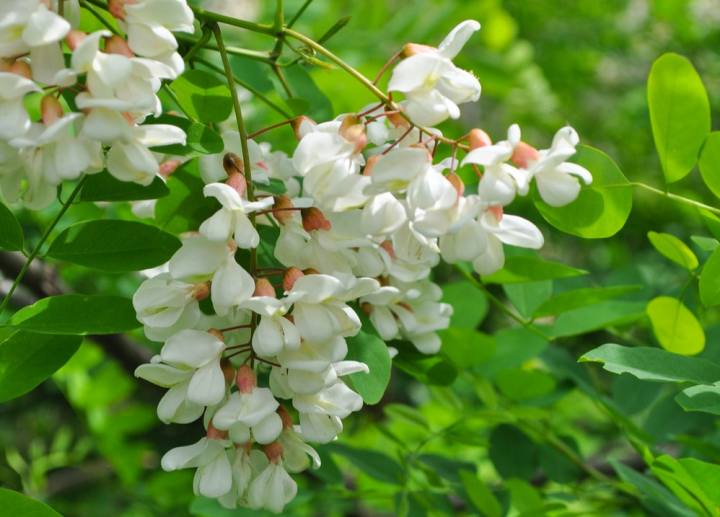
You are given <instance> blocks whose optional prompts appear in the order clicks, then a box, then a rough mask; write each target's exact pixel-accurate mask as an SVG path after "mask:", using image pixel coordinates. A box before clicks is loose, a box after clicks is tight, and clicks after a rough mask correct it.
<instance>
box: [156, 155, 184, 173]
mask: <svg viewBox="0 0 720 517" xmlns="http://www.w3.org/2000/svg"><path fill="white" fill-rule="evenodd" d="M181 165H182V160H177V159H173V160H165V161H164V162H162V163H161V164H160V176H162V177H163V178H168V177H170V175H171V174H172V173H173V172H175V171H176V170H177V168H178V167H180V166H181Z"/></svg>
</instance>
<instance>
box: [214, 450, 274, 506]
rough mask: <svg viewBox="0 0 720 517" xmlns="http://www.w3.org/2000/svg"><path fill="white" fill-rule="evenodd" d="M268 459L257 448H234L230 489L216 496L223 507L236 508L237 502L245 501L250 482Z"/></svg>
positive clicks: (262, 468) (265, 464) (263, 468)
mask: <svg viewBox="0 0 720 517" xmlns="http://www.w3.org/2000/svg"><path fill="white" fill-rule="evenodd" d="M267 465H268V460H267V457H266V456H265V454H263V453H262V452H260V451H259V450H257V449H253V450H251V451H249V452H247V451H246V450H244V449H243V448H237V449H236V450H235V458H234V459H233V461H232V465H231V467H232V489H231V490H230V492H228V493H226V494H225V495H222V496H220V497H219V498H218V501H219V502H220V504H221V505H223V506H224V507H225V508H231V509H232V508H236V507H237V505H238V501H239V502H241V503H242V502H245V500H246V496H247V489H248V487H249V486H250V482H251V481H252V480H253V479H254V478H255V477H257V475H258V474H260V472H262V471H263V470H265V467H267Z"/></svg>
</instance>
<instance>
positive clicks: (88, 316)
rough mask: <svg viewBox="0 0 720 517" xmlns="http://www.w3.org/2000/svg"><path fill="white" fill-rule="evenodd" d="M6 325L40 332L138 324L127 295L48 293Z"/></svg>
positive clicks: (123, 328) (100, 330) (111, 330)
mask: <svg viewBox="0 0 720 517" xmlns="http://www.w3.org/2000/svg"><path fill="white" fill-rule="evenodd" d="M6 325H7V326H10V327H15V328H20V329H24V330H28V331H32V332H40V333H43V334H72V335H86V334H116V333H120V332H128V331H130V330H133V329H136V328H138V327H139V326H140V323H138V321H137V320H136V319H135V309H133V306H132V302H131V300H130V299H128V298H123V297H120V296H105V295H84V294H63V295H60V296H49V297H47V298H43V299H42V300H39V301H37V302H35V303H34V304H32V305H29V306H28V307H23V308H22V309H20V310H19V311H18V312H16V313H15V314H14V315H13V316H12V318H10V321H8V322H7V323H6Z"/></svg>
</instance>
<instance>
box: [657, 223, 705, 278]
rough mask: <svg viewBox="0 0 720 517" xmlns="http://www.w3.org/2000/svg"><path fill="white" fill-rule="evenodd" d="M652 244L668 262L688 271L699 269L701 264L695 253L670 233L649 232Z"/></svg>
mask: <svg viewBox="0 0 720 517" xmlns="http://www.w3.org/2000/svg"><path fill="white" fill-rule="evenodd" d="M647 236H648V239H649V240H650V244H652V245H653V247H654V248H655V249H656V250H658V252H659V253H660V254H661V255H662V256H663V257H665V258H667V259H668V260H671V261H673V262H675V263H676V264H679V265H680V266H682V267H684V268H685V269H687V270H688V271H692V270H694V269H695V268H697V267H698V265H699V262H698V259H697V257H696V256H695V253H693V252H692V250H691V249H690V248H688V247H687V245H686V244H685V243H684V242H683V241H681V240H680V239H678V238H677V237H675V236H674V235H670V234H669V233H658V232H648V234H647Z"/></svg>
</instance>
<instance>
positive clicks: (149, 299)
mask: <svg viewBox="0 0 720 517" xmlns="http://www.w3.org/2000/svg"><path fill="white" fill-rule="evenodd" d="M199 285H200V286H204V285H205V284H199ZM198 289H200V288H199V287H198V284H191V283H187V282H183V281H180V280H175V279H173V278H172V277H171V276H170V274H169V273H161V274H159V275H157V276H155V277H153V278H149V279H147V280H145V281H144V282H143V283H142V284H140V287H138V289H137V291H135V294H134V295H133V306H134V307H135V313H136V317H137V319H138V321H139V322H141V323H142V324H143V325H147V326H150V327H161V328H166V327H171V326H172V325H175V324H176V323H177V322H178V321H179V320H182V321H183V322H184V324H185V325H186V326H187V327H192V326H193V325H194V324H195V322H196V321H197V320H198V318H199V317H200V310H199V308H198V302H197V298H196V297H195V296H196V294H197V293H198Z"/></svg>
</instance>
